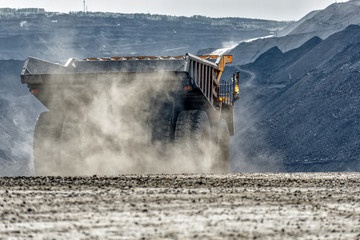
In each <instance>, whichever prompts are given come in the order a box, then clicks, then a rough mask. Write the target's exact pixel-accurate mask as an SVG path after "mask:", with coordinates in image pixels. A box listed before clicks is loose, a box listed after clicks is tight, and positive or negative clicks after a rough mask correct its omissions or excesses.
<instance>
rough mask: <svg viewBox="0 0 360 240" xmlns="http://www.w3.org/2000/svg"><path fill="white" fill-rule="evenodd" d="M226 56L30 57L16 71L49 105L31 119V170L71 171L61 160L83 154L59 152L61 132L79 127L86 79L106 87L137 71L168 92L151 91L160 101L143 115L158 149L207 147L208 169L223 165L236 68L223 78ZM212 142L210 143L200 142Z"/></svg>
mask: <svg viewBox="0 0 360 240" xmlns="http://www.w3.org/2000/svg"><path fill="white" fill-rule="evenodd" d="M228 63H232V56H230V55H226V56H216V55H206V56H195V55H193V54H190V53H187V54H186V55H184V56H172V57H153V56H146V57H111V58H87V59H84V60H76V59H69V60H68V62H67V63H66V64H65V65H60V64H56V63H51V62H48V61H44V60H40V59H37V58H33V57H29V58H28V59H27V60H26V61H25V64H24V67H23V70H22V72H21V81H22V83H23V84H27V86H28V88H29V90H30V92H31V93H32V94H33V95H34V96H35V97H36V98H37V99H39V100H40V102H41V103H43V104H44V105H45V106H46V107H47V108H48V109H49V111H48V112H44V113H41V114H40V115H39V117H38V119H37V122H36V126H35V131H34V143H33V156H34V164H35V171H36V174H37V175H74V174H76V173H75V172H72V171H71V170H68V169H69V168H67V167H66V165H69V164H71V162H72V161H81V154H74V153H71V154H68V155H66V154H64V152H65V153H66V152H67V151H70V150H68V149H67V148H68V147H67V146H66V144H65V143H63V142H64V141H65V140H64V139H65V138H72V135H71V134H74V129H77V128H81V124H80V123H79V122H78V120H77V119H76V118H73V116H74V115H76V113H77V112H78V111H77V109H78V108H79V107H81V106H83V105H86V102H87V101H88V100H89V99H90V98H91V97H92V94H93V93H91V89H92V88H89V87H88V86H90V85H91V86H98V87H97V88H106V86H110V85H112V84H114V83H116V84H118V83H120V82H121V83H124V87H125V86H126V85H125V84H126V83H127V82H131V81H134V80H135V79H137V80H139V79H140V81H147V82H150V83H151V84H157V83H160V82H161V87H162V88H164V91H167V94H168V95H169V96H170V97H167V98H166V100H165V101H164V100H163V99H162V100H161V102H157V100H156V98H155V99H154V100H153V101H154V102H153V103H152V104H154V105H156V106H158V107H157V108H156V110H154V111H155V112H156V113H155V114H153V117H152V119H151V120H150V121H149V125H150V128H151V129H152V130H151V131H152V138H151V139H152V143H153V144H155V143H157V145H160V146H162V148H161V150H160V151H162V150H164V148H163V147H165V148H166V146H167V145H168V144H173V143H175V144H180V143H189V144H187V145H186V146H187V147H185V148H187V149H186V151H188V152H190V153H191V154H193V155H199V154H204V152H206V154H204V156H206V157H204V158H202V159H203V161H210V162H211V170H210V171H211V172H224V173H226V172H229V169H230V136H233V135H234V133H235V127H234V110H233V107H234V102H235V101H236V100H237V99H238V94H239V87H238V84H239V74H238V73H235V74H234V75H233V78H232V79H229V80H222V79H221V77H222V73H223V71H224V68H225V65H226V64H228ZM164 73H166V74H164ZM164 83H165V84H164ZM150 94H151V93H150ZM115 106H116V105H115ZM70 126H71V128H72V130H71V131H70V132H71V134H69V130H68V129H69V128H70ZM210 142H211V143H212V145H211V147H210V148H209V147H208V146H206V145H208V144H209V143H210ZM159 143H160V144H159ZM204 145H205V147H204ZM209 146H210V145H209ZM200 148H202V150H201V151H200V150H199V149H200ZM70 155H71V157H70Z"/></svg>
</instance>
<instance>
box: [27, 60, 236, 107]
mask: <svg viewBox="0 0 360 240" xmlns="http://www.w3.org/2000/svg"><path fill="white" fill-rule="evenodd" d="M210 60H216V61H210ZM231 62H232V57H231V56H220V57H219V56H201V57H198V56H195V55H192V54H186V55H185V56H180V57H124V58H121V57H118V58H88V59H85V60H75V59H69V61H68V62H67V63H66V64H65V65H64V66H62V65H59V64H54V63H51V62H47V61H43V60H40V59H36V58H32V57H29V58H28V59H27V60H26V62H25V65H24V68H23V70H22V73H21V81H22V83H25V84H28V86H29V88H30V90H36V89H35V88H36V87H37V85H38V84H56V85H66V84H86V83H87V82H95V83H96V81H98V82H104V81H106V80H112V81H113V80H115V81H116V80H117V79H119V80H120V79H124V76H126V77H127V78H128V77H131V75H133V74H136V75H137V77H139V78H140V77H142V76H146V75H148V74H153V73H158V72H164V73H170V74H167V75H166V78H167V79H166V80H175V79H179V77H181V78H187V79H189V80H190V81H191V82H190V84H191V85H193V86H192V88H199V89H200V90H201V92H202V93H203V94H204V96H205V97H206V98H207V99H208V101H209V102H210V103H211V104H212V105H214V104H215V103H216V102H219V101H221V100H220V99H219V98H220V94H219V90H220V89H219V86H220V78H221V75H222V72H223V71H224V67H225V64H226V63H231ZM142 74H143V75H142ZM171 75H172V76H174V78H171V77H170V78H169V76H171ZM160 76H161V75H160ZM157 80H159V79H157ZM163 80H165V79H163ZM37 92H39V91H37ZM33 93H34V92H33ZM35 96H36V95H35ZM45 105H46V103H45Z"/></svg>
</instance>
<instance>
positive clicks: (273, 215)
mask: <svg viewBox="0 0 360 240" xmlns="http://www.w3.org/2000/svg"><path fill="white" fill-rule="evenodd" d="M0 186H1V187H0V219H1V221H0V239H196V238H198V239H291V238H292V239H294V238H296V239H359V238H360V173H333V174H330V173H329V174H320V173H316V174H235V175H141V176H140V175H127V176H118V177H97V176H93V177H76V178H63V177H57V178H55V177H47V178H40V177H38V178H21V177H19V178H0Z"/></svg>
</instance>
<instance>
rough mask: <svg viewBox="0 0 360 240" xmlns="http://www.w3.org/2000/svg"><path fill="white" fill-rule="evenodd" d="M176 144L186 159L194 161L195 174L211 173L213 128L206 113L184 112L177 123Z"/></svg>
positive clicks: (197, 111) (196, 111)
mask: <svg viewBox="0 0 360 240" xmlns="http://www.w3.org/2000/svg"><path fill="white" fill-rule="evenodd" d="M175 143H176V145H177V147H179V148H181V149H182V150H183V151H182V152H183V154H184V157H186V158H191V159H192V160H193V161H194V169H193V172H197V173H198V172H211V169H212V165H213V154H212V147H211V144H212V141H211V128H210V122H209V118H208V116H207V114H206V112H204V111H199V110H191V111H182V112H181V113H180V114H179V116H178V119H177V121H176V127H175Z"/></svg>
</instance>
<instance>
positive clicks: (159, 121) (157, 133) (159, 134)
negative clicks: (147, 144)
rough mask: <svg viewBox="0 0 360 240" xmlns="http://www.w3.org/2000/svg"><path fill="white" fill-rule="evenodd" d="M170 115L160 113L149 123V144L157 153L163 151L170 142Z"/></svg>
mask: <svg viewBox="0 0 360 240" xmlns="http://www.w3.org/2000/svg"><path fill="white" fill-rule="evenodd" d="M171 119H172V117H171V114H170V113H169V112H165V111H164V112H160V113H159V114H158V116H156V117H155V119H154V120H152V122H151V131H152V135H151V142H152V144H153V145H154V146H155V148H156V149H157V150H159V151H162V152H163V151H165V150H166V147H167V145H168V144H169V142H170V140H171Z"/></svg>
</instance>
